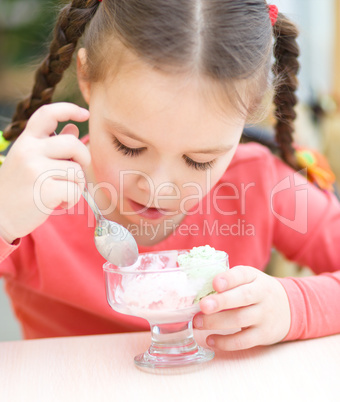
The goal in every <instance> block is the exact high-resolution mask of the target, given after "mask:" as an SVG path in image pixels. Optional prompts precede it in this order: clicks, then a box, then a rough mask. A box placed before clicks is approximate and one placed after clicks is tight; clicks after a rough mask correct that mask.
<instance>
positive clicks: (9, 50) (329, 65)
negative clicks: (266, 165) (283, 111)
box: [0, 0, 340, 341]
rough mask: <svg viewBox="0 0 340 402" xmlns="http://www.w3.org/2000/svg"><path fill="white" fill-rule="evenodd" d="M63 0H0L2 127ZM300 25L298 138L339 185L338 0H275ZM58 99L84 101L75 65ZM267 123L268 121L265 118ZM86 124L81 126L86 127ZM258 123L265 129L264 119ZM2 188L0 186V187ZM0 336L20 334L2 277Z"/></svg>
mask: <svg viewBox="0 0 340 402" xmlns="http://www.w3.org/2000/svg"><path fill="white" fill-rule="evenodd" d="M66 2H67V1H61V0H59V1H58V0H47V1H46V0H0V130H1V128H4V127H5V126H6V125H7V124H8V123H9V122H10V121H11V115H12V113H13V111H14V109H15V105H16V103H17V102H18V101H19V100H20V99H22V98H23V97H25V96H27V95H28V94H29V92H30V89H31V87H32V83H33V77H34V71H35V68H36V66H37V65H38V64H39V61H40V60H41V59H42V58H43V57H44V56H45V54H46V51H47V48H48V43H49V38H50V36H51V31H52V29H53V21H54V20H55V17H56V15H57V12H58V9H59V7H60V5H62V4H63V3H66ZM271 3H273V4H276V5H277V6H278V8H279V10H280V11H281V12H283V13H285V14H286V15H287V16H288V17H289V18H290V19H291V20H292V21H294V22H295V23H296V24H297V25H298V27H299V30H300V37H299V44H300V47H301V57H300V63H301V70H300V73H299V82H300V88H299V92H298V95H299V100H300V104H299V106H298V108H297V112H298V119H297V123H296V142H297V143H298V144H300V145H303V146H307V147H311V148H314V149H316V150H318V151H319V152H320V153H322V154H324V155H325V156H326V157H327V159H328V161H329V163H330V165H331V167H332V169H333V171H334V173H335V174H336V177H337V183H338V186H339V185H340V157H339V151H340V74H339V73H338V72H340V0H299V1H296V0H273V1H272V2H271ZM54 100H56V101H58V100H63V101H70V102H75V103H77V104H79V105H81V106H84V103H83V100H82V98H81V96H80V94H79V92H78V90H77V83H76V76H75V68H74V66H73V67H72V68H71V69H70V70H69V71H68V72H67V74H66V76H65V78H64V80H63V81H62V83H61V84H60V85H59V86H58V89H57V91H56V94H55V96H54ZM262 126H263V127H264V128H265V129H268V127H269V126H268V121H265V122H263V123H262ZM86 129H87V126H86V124H84V125H81V126H80V130H81V133H82V134H84V133H86ZM259 129H262V127H261V124H260V125H259ZM0 191H1V189H0ZM268 271H269V272H270V273H272V274H274V275H277V276H284V275H287V274H289V275H294V274H296V273H297V274H300V275H308V274H309V273H308V269H307V268H305V267H296V266H295V265H294V264H289V263H288V262H287V261H285V260H284V259H283V258H282V257H281V256H279V255H277V254H276V253H273V259H272V263H271V264H270V266H269V267H268ZM0 317H1V320H0V323H1V324H0V341H6V340H16V339H20V338H21V334H20V329H19V325H18V324H17V322H16V320H15V318H14V317H13V313H12V311H11V306H10V303H9V301H8V300H7V297H6V294H5V292H4V291H3V280H1V279H0Z"/></svg>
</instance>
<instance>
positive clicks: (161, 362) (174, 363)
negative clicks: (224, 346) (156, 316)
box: [134, 320, 215, 369]
mask: <svg viewBox="0 0 340 402" xmlns="http://www.w3.org/2000/svg"><path fill="white" fill-rule="evenodd" d="M150 326H151V338H152V341H151V345H150V347H149V349H148V350H147V351H146V352H145V353H142V354H140V355H138V356H136V357H135V359H134V362H135V364H136V365H137V366H138V367H140V368H147V369H157V368H160V369H163V368H175V367H181V366H189V365H194V364H198V363H204V362H207V361H209V360H211V359H213V357H214V356H215V353H214V351H212V350H210V349H205V348H202V347H201V346H198V345H197V343H196V341H195V339H194V336H193V330H192V320H190V321H186V322H181V323H170V324H160V325H153V324H150Z"/></svg>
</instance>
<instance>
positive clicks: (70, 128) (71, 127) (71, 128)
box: [59, 123, 79, 138]
mask: <svg viewBox="0 0 340 402" xmlns="http://www.w3.org/2000/svg"><path fill="white" fill-rule="evenodd" d="M59 134H60V135H62V134H72V135H74V136H75V137H77V138H79V129H78V127H77V126H76V125H75V124H72V123H69V124H66V126H65V127H64V128H63V129H62V130H61V131H60V133H59Z"/></svg>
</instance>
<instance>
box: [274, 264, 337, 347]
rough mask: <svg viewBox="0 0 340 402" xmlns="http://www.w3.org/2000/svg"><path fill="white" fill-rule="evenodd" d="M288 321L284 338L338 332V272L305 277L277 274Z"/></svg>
mask: <svg viewBox="0 0 340 402" xmlns="http://www.w3.org/2000/svg"><path fill="white" fill-rule="evenodd" d="M279 281H280V282H281V284H282V285H283V286H284V288H285V290H286V292H287V295H288V298H289V304H290V309H291V317H292V322H291V326H290V330H289V333H288V334H287V336H286V337H285V339H284V341H289V340H295V339H308V338H317V337H321V336H326V335H332V334H336V333H340V272H339V271H338V272H334V273H325V274H320V275H317V276H312V277H307V278H280V279H279Z"/></svg>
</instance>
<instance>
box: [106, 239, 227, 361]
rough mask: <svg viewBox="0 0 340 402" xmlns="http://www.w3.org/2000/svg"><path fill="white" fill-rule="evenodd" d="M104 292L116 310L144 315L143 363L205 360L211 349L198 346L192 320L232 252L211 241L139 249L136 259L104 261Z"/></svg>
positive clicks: (212, 354) (209, 358) (140, 358)
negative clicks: (147, 333) (147, 341)
mask: <svg viewBox="0 0 340 402" xmlns="http://www.w3.org/2000/svg"><path fill="white" fill-rule="evenodd" d="M103 269H104V275H105V285H106V295H107V300H108V303H109V305H110V306H111V307H112V308H113V310H115V311H117V312H119V313H122V314H127V315H132V316H136V317H141V318H144V319H146V320H147V321H148V322H149V324H150V328H151V345H150V347H149V349H148V350H147V351H146V352H145V353H142V354H140V355H138V356H136V357H135V359H134V361H135V364H136V365H137V366H139V367H144V368H170V367H176V366H183V365H190V364H197V363H202V362H206V361H208V360H211V359H212V358H213V357H214V352H213V351H212V350H210V349H205V348H202V347H201V346H198V345H197V343H196V341H195V339H194V336H193V329H192V319H193V317H194V315H195V314H196V313H198V312H199V311H200V307H199V301H200V299H201V298H202V297H204V296H207V295H208V294H211V293H213V292H214V289H213V287H212V281H213V278H214V277H215V276H216V275H217V274H218V273H221V272H224V271H225V270H227V269H228V255H227V254H226V253H225V252H223V251H216V250H215V249H214V248H212V247H209V246H202V247H194V248H193V249H192V250H170V251H161V252H150V253H143V254H140V255H139V257H138V260H137V262H136V263H135V264H133V265H131V266H129V267H124V268H120V267H117V266H115V265H113V264H111V263H109V262H107V263H105V264H104V266H103Z"/></svg>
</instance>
